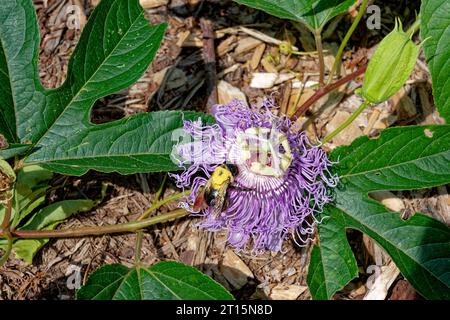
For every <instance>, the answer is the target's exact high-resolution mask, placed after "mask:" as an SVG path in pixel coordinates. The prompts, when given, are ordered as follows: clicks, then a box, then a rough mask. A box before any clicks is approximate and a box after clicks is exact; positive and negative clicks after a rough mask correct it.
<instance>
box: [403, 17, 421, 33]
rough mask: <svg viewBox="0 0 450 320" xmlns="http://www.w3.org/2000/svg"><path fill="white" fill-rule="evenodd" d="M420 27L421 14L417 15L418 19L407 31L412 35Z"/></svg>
mask: <svg viewBox="0 0 450 320" xmlns="http://www.w3.org/2000/svg"><path fill="white" fill-rule="evenodd" d="M419 29H420V15H418V16H417V18H416V21H414V23H413V24H412V25H411V26H410V27H409V28H408V31H406V33H407V34H408V35H409V36H410V37H412V36H413V35H414V34H415V33H416V32H417V31H418V30H419Z"/></svg>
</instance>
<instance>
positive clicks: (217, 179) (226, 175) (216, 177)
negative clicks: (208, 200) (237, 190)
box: [211, 166, 233, 189]
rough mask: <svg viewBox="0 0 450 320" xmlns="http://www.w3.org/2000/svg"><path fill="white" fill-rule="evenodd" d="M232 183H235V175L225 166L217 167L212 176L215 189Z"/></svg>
mask: <svg viewBox="0 0 450 320" xmlns="http://www.w3.org/2000/svg"><path fill="white" fill-rule="evenodd" d="M232 181H233V174H232V173H231V171H230V170H229V169H228V168H226V167H224V166H220V167H217V168H216V169H215V170H214V172H213V173H212V175H211V184H212V187H213V188H215V189H217V188H219V187H220V186H222V185H223V184H224V183H227V182H232Z"/></svg>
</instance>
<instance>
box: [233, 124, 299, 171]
mask: <svg viewBox="0 0 450 320" xmlns="http://www.w3.org/2000/svg"><path fill="white" fill-rule="evenodd" d="M236 144H237V146H238V149H239V153H240V154H239V162H240V164H245V165H246V167H247V168H248V169H249V171H251V172H252V173H254V174H257V175H261V176H273V177H276V178H280V177H282V176H283V175H284V174H285V172H286V170H287V169H288V168H289V166H290V165H291V163H292V160H293V159H294V156H293V155H292V152H291V148H290V146H289V141H288V140H287V138H286V136H285V135H284V134H283V133H281V132H279V131H277V130H276V129H274V128H272V129H269V128H264V127H251V128H248V129H247V130H245V131H244V132H241V133H239V134H238V135H237V139H236Z"/></svg>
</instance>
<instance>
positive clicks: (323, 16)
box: [235, 0, 355, 31]
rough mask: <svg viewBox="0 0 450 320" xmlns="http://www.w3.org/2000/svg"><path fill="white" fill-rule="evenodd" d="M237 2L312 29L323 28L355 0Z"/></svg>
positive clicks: (253, 0) (263, 0) (258, 0)
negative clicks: (300, 23)
mask: <svg viewBox="0 0 450 320" xmlns="http://www.w3.org/2000/svg"><path fill="white" fill-rule="evenodd" d="M235 1H236V2H237V3H240V4H245V5H247V6H249V7H252V8H256V9H259V10H263V11H265V12H267V13H269V14H271V15H273V16H276V17H278V18H281V19H289V20H294V21H299V22H302V23H303V24H305V25H306V26H307V27H308V28H309V29H310V30H311V31H315V30H321V29H322V28H323V26H324V25H325V24H326V23H327V22H328V21H330V20H331V19H332V18H334V17H336V16H337V15H339V14H341V13H344V12H346V11H347V10H348V8H350V6H352V5H353V4H354V3H355V1H354V0H278V1H276V0H235Z"/></svg>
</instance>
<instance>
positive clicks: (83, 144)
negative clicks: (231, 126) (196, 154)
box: [0, 0, 210, 175]
mask: <svg viewBox="0 0 450 320" xmlns="http://www.w3.org/2000/svg"><path fill="white" fill-rule="evenodd" d="M0 4H1V7H2V10H1V14H0V40H1V41H0V43H1V47H0V70H1V71H2V72H0V74H1V77H0V90H1V92H3V93H4V94H3V95H0V106H2V109H1V110H0V133H2V134H3V135H4V136H5V137H6V138H7V140H8V141H10V142H11V143H14V142H15V143H19V142H20V143H29V142H32V143H33V146H31V147H30V148H32V149H31V152H30V153H29V155H28V156H27V157H26V158H25V163H26V164H39V165H42V166H43V167H45V168H47V169H49V170H52V171H55V172H59V173H63V174H71V175H82V174H84V173H86V172H87V171H88V170H89V169H95V170H99V171H103V172H112V171H116V172H119V173H122V174H131V173H136V172H153V171H170V170H176V169H177V166H176V165H175V164H174V163H172V161H171V160H170V157H169V154H170V152H171V149H172V145H173V144H174V142H175V141H172V133H173V132H174V131H175V130H176V129H178V128H180V127H181V126H182V121H183V119H191V120H192V119H197V118H198V117H202V118H203V119H205V120H208V119H210V118H207V117H206V116H204V115H202V114H200V113H197V114H196V113H193V112H187V113H183V112H180V111H177V112H176V111H173V112H154V113H146V114H139V115H136V116H132V117H129V118H126V119H122V120H118V121H114V122H110V123H106V124H100V125H96V124H93V123H91V121H90V113H91V108H92V106H93V104H94V103H95V101H96V100H98V99H99V98H102V97H104V96H106V95H108V94H111V93H114V92H117V91H119V90H122V89H124V88H126V87H127V86H129V85H131V84H132V83H134V82H135V81H137V80H138V79H139V77H140V76H141V75H142V74H143V73H144V71H145V70H146V69H147V67H148V66H149V64H150V62H151V61H152V59H153V57H154V55H155V53H156V51H157V49H158V46H159V44H160V42H161V40H162V38H163V35H164V30H165V28H166V24H160V25H155V26H151V25H149V23H148V21H147V20H146V19H145V18H144V10H143V9H142V8H141V6H140V5H139V1H138V0H130V1H129V0H103V1H102V2H101V3H100V4H99V5H98V6H97V7H96V9H95V10H94V11H93V13H92V14H91V16H90V18H89V21H88V23H87V24H86V26H85V29H84V31H83V33H82V35H81V37H80V40H79V42H78V44H77V47H76V48H75V50H74V53H73V55H72V57H71V59H70V61H69V66H68V72H67V79H66V81H65V82H64V83H63V84H62V85H61V86H60V87H59V88H57V89H53V90H47V89H44V88H43V87H42V85H41V84H40V82H39V78H38V69H37V58H38V48H39V31H38V26H37V18H36V14H35V12H34V8H33V4H32V1H31V0H13V1H10V0H0ZM22 151H24V150H21V152H22ZM2 152H6V151H2ZM12 154H13V153H11V152H10V153H9V154H7V156H11V155H12ZM16 154H17V153H16Z"/></svg>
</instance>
